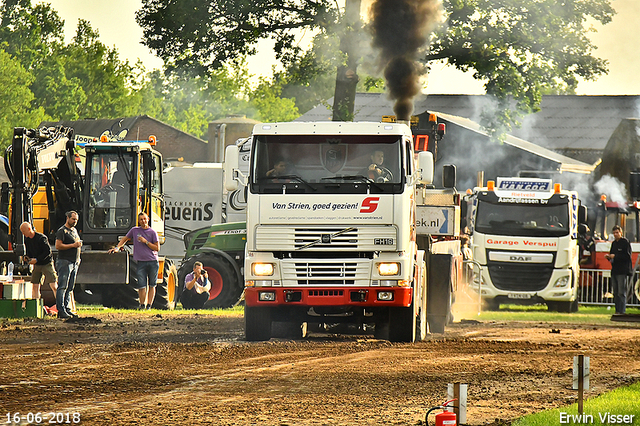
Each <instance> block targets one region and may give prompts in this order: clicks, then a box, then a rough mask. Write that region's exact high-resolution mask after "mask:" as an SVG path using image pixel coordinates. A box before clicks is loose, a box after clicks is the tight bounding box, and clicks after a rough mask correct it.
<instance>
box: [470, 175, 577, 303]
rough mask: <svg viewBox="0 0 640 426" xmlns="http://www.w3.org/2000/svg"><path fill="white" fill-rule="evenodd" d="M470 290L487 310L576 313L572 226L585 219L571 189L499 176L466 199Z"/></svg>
mask: <svg viewBox="0 0 640 426" xmlns="http://www.w3.org/2000/svg"><path fill="white" fill-rule="evenodd" d="M467 201H468V203H467V205H468V206H469V209H470V211H469V218H470V220H469V231H470V232H471V234H472V244H471V248H472V251H473V258H474V260H475V261H477V262H478V263H479V264H480V265H481V266H482V269H481V277H480V279H479V280H474V281H475V282H476V283H479V284H475V290H477V291H479V292H480V295H481V298H482V300H483V301H484V302H485V305H486V307H488V308H489V309H497V308H499V306H500V304H506V303H511V304H537V303H544V304H546V305H547V306H548V308H549V310H559V311H564V312H576V311H577V310H578V278H579V257H580V254H579V247H578V244H577V238H578V224H579V223H583V222H584V221H585V220H586V208H585V207H584V206H581V204H580V200H579V199H578V194H577V192H575V191H567V190H563V189H562V186H561V185H560V184H558V183H556V184H554V183H553V181H552V180H551V179H538V178H516V177H505V178H503V177H499V178H497V179H496V181H488V182H487V186H486V187H476V188H474V190H473V192H472V194H470V195H469V196H468V198H467Z"/></svg>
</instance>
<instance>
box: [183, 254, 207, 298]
mask: <svg viewBox="0 0 640 426" xmlns="http://www.w3.org/2000/svg"><path fill="white" fill-rule="evenodd" d="M210 290H211V282H210V281H209V279H208V278H207V270H206V269H204V266H203V265H202V262H195V263H194V264H193V272H190V273H188V274H187V276H186V277H184V287H183V289H182V295H181V296H180V302H181V303H182V307H183V308H184V309H204V304H205V303H206V302H207V300H209V291H210Z"/></svg>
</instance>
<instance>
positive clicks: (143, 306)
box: [138, 305, 146, 311]
mask: <svg viewBox="0 0 640 426" xmlns="http://www.w3.org/2000/svg"><path fill="white" fill-rule="evenodd" d="M145 309H146V307H145V305H138V310H139V311H144V310H145Z"/></svg>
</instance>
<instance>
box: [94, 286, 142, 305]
mask: <svg viewBox="0 0 640 426" xmlns="http://www.w3.org/2000/svg"><path fill="white" fill-rule="evenodd" d="M102 304H103V305H104V306H106V307H107V308H116V309H137V308H138V305H139V304H138V292H137V291H136V290H135V289H134V288H133V286H132V285H131V284H129V285H127V284H108V285H103V286H102Z"/></svg>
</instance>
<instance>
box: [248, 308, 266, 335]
mask: <svg viewBox="0 0 640 426" xmlns="http://www.w3.org/2000/svg"><path fill="white" fill-rule="evenodd" d="M244 337H245V339H246V340H248V341H249V342H259V341H263V340H269V339H271V308H264V307H251V306H246V307H245V308H244Z"/></svg>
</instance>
